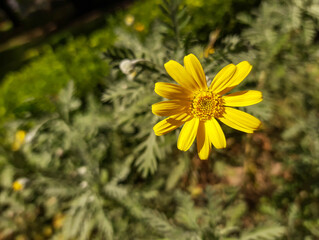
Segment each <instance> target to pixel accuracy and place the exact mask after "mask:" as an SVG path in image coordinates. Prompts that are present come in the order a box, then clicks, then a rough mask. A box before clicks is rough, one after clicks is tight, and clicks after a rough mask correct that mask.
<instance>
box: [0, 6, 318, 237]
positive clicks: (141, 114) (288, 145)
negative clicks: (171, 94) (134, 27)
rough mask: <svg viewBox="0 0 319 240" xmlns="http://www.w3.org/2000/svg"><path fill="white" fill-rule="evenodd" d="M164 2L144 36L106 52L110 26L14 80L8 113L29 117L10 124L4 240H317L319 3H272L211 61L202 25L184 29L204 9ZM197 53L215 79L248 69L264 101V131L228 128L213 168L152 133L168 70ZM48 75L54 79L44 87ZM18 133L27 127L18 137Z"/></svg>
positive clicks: (129, 37)
mask: <svg viewBox="0 0 319 240" xmlns="http://www.w3.org/2000/svg"><path fill="white" fill-rule="evenodd" d="M197 3H201V1H194V4H197ZM217 3H218V4H220V5H223V4H229V3H226V2H225V3H224V2H223V3H222V2H217V1H216V2H215V1H214V3H213V4H212V6H216V5H215V4H217ZM204 4H209V3H207V2H205V3H204ZM161 6H162V7H161V8H162V12H163V15H162V19H161V21H158V22H155V23H154V24H153V25H150V26H151V27H150V29H149V31H150V32H149V34H146V33H145V35H144V36H143V37H141V36H140V35H139V33H136V32H132V31H131V29H127V28H126V27H123V26H122V25H120V26H119V28H116V31H115V33H116V35H117V41H116V44H115V45H114V46H109V47H108V48H107V49H104V48H105V45H107V43H105V41H107V39H108V38H109V37H110V36H111V35H107V36H104V33H103V31H101V32H98V33H97V35H95V36H96V37H91V38H77V39H70V40H69V42H68V43H67V44H66V45H65V46H63V47H61V48H55V49H52V48H50V49H48V50H47V51H48V54H47V55H45V56H42V57H40V58H39V59H37V61H35V62H34V63H33V64H34V65H33V64H32V65H30V66H28V67H26V69H28V70H24V71H21V73H15V74H12V76H11V77H8V78H9V80H6V81H5V83H4V85H3V89H4V90H6V91H4V90H1V91H3V92H2V93H3V94H4V95H5V98H3V99H2V100H1V101H2V106H5V108H4V107H2V109H5V111H7V109H9V108H10V110H13V111H12V112H11V114H13V113H14V114H16V116H18V117H20V118H17V119H15V120H14V121H13V120H12V121H6V122H5V130H4V131H3V132H2V133H1V136H0V138H1V140H2V144H1V145H0V211H1V213H2V214H1V216H0V238H3V239H21V238H23V239H49V238H50V239H61V238H63V239H107V240H108V239H114V240H116V239H121V240H128V239H165V240H170V239H171V240H175V239H185V240H191V239H196V240H200V239H202V240H234V239H242V240H244V239H246V240H253V239H267V240H270V239H274V240H277V239H278V240H279V239H283V240H290V239H296V240H299V239H308V240H315V239H317V238H318V218H319V206H318V201H317V199H318V198H319V187H318V184H317V183H318V181H317V176H319V167H318V166H319V165H318V158H319V151H318V149H319V146H318V143H319V140H318V139H319V132H318V129H319V126H318V121H317V119H318V107H317V106H318V105H319V98H318V94H317V92H318V90H319V82H318V81H317V79H318V76H319V71H318V69H317V67H316V64H315V62H316V60H318V59H319V55H318V53H319V44H318V40H317V39H316V35H317V34H318V32H317V31H316V29H318V22H319V21H318V20H319V18H318V16H319V15H318V14H317V12H316V9H318V8H319V5H318V3H316V1H307V2H305V1H299V0H285V1H280V2H278V1H276V0H265V1H262V3H261V5H260V6H259V8H258V9H256V10H255V11H253V13H247V14H241V15H239V16H238V18H239V20H240V21H241V22H242V24H245V25H246V27H245V29H243V31H242V32H241V33H239V34H237V35H235V33H234V34H231V35H227V36H224V37H222V38H221V39H220V41H218V42H216V44H215V45H214V50H215V53H214V54H212V55H209V56H207V57H203V56H204V54H203V51H204V47H203V46H202V45H199V44H198V42H199V41H193V39H192V38H193V37H192V38H190V37H189V36H188V34H187V33H188V32H189V30H188V28H190V26H192V25H191V22H189V23H190V25H187V24H183V23H187V21H188V20H187V15H188V14H186V13H188V12H189V11H191V9H192V8H193V6H189V7H187V5H186V6H185V2H181V1H178V0H176V1H175V0H170V1H166V0H165V1H163V2H162V3H161ZM159 9H160V8H159ZM159 9H158V10H157V11H160V10H159ZM192 18H194V19H196V18H197V15H193V16H192ZM199 18H201V16H200V17H199ZM194 26H196V25H194ZM194 26H193V27H194ZM198 30H199V29H198V28H194V32H196V31H198ZM84 46H90V47H89V48H88V47H84ZM100 51H103V52H104V54H101V52H100ZM190 52H192V53H194V54H195V55H197V56H198V57H199V59H200V61H201V63H202V65H203V68H204V70H205V73H206V75H207V76H208V78H209V79H208V81H211V79H213V77H214V75H215V74H216V73H217V72H218V71H219V70H220V69H221V68H222V67H223V66H225V65H226V64H228V63H229V62H234V63H236V64H237V63H238V62H240V61H243V60H248V61H250V62H251V63H252V65H253V66H254V68H253V71H252V72H251V74H250V75H249V76H248V77H247V79H246V80H245V81H244V82H243V83H242V84H241V85H240V86H238V87H237V88H236V90H237V91H239V90H243V89H257V90H260V91H262V92H263V95H264V101H263V102H262V103H261V104H258V105H256V106H254V107H249V108H247V109H245V111H247V112H250V113H252V114H253V115H255V116H257V117H259V118H260V119H261V120H262V122H263V129H262V130H261V131H260V132H256V133H254V134H251V135H246V134H242V133H238V132H237V131H235V130H231V129H229V128H226V127H225V126H223V129H224V131H225V133H226V135H227V137H228V138H227V149H226V150H216V149H214V150H213V152H212V154H211V155H212V156H211V157H210V159H209V160H208V161H200V160H199V159H198V158H197V156H196V154H195V149H193V148H191V149H190V151H188V152H181V151H178V150H177V148H176V139H177V135H178V130H176V131H175V132H174V133H170V134H167V135H165V136H162V137H157V136H155V135H154V133H153V130H152V128H153V126H154V124H156V123H157V122H158V121H160V120H161V118H159V117H156V116H154V115H153V114H152V112H151V105H152V104H154V103H156V102H158V101H161V100H162V99H161V98H160V97H159V96H157V95H156V94H155V93H154V85H155V83H156V82H158V81H161V82H165V81H166V82H172V79H171V78H170V77H169V76H168V75H167V73H166V72H165V70H164V67H163V65H164V63H165V62H167V61H168V60H170V59H174V60H176V61H179V62H182V58H183V56H184V55H185V54H188V53H190ZM102 55H103V57H104V59H103V58H102ZM52 62H53V63H54V64H52ZM40 63H41V64H40ZM49 63H50V64H51V65H50V66H51V67H55V68H56V69H55V71H54V74H51V72H50V71H49V70H50V69H49V68H48V66H49ZM25 73H27V74H26V75H23V74H25ZM28 76H34V79H36V78H37V80H34V81H35V82H36V83H37V84H35V85H28V84H29V83H30V81H33V80H32V79H31V80H30V79H29V78H28ZM38 76H41V78H44V79H47V81H46V82H41V83H42V84H43V85H38V84H39V82H38ZM57 76H59V77H60V78H59V82H57V83H56V84H57V85H52V84H53V83H55V82H54V81H55V80H56V77H57ZM105 76H107V77H105ZM14 78H19V79H23V81H22V80H21V83H20V85H21V88H20V85H19V84H18V82H16V81H14V80H13V79H14ZM69 80H73V81H69ZM104 81H105V82H104ZM59 84H60V85H59ZM97 84H103V86H104V88H105V92H104V94H103V95H102V97H101V96H100V95H99V94H98V91H97V89H96V86H97ZM12 86H15V87H16V89H17V91H13V90H10V89H11V87H12ZM23 86H24V87H25V88H27V89H29V92H27V93H25V92H23V91H22V89H23ZM36 87H39V88H40V89H41V92H40V93H39V95H37V94H36V91H38V90H35V88H36ZM6 94H7V95H6ZM11 96H13V97H12V98H10V97H11ZM43 96H44V97H43ZM14 98H15V99H16V101H13V100H12V99H14ZM10 99H11V100H10ZM29 99H30V100H29ZM40 100H41V101H40ZM101 100H102V101H101ZM34 102H39V104H40V103H41V104H43V106H42V105H39V107H34V106H32V107H30V106H31V104H34ZM101 102H103V104H102V103H101ZM28 104H29V105H28ZM40 106H41V107H40ZM48 106H49V107H48ZM22 107H23V108H22ZM35 110H36V111H35ZM1 111H2V112H3V113H2V115H4V114H5V113H4V110H1ZM27 113H28V114H27ZM18 130H20V131H21V130H23V131H25V132H26V136H25V137H24V138H23V141H21V139H20V142H19V138H18V136H19V135H18V134H17V133H18ZM14 142H15V143H16V147H15V148H13V143H14ZM17 146H18V147H17Z"/></svg>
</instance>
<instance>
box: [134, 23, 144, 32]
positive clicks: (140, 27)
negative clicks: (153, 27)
mask: <svg viewBox="0 0 319 240" xmlns="http://www.w3.org/2000/svg"><path fill="white" fill-rule="evenodd" d="M134 29H135V30H136V31H138V32H143V31H144V30H145V26H144V24H143V23H136V24H135V26H134Z"/></svg>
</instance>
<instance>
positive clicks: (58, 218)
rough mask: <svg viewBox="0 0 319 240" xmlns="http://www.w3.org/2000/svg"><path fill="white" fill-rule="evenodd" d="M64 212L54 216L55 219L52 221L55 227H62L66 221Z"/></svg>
mask: <svg viewBox="0 0 319 240" xmlns="http://www.w3.org/2000/svg"><path fill="white" fill-rule="evenodd" d="M64 218H65V216H64V214H62V213H57V214H56V215H55V216H54V218H53V221H52V225H53V227H54V228H55V229H60V228H61V227H62V225H63V222H64Z"/></svg>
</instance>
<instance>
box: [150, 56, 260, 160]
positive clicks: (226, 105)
mask: <svg viewBox="0 0 319 240" xmlns="http://www.w3.org/2000/svg"><path fill="white" fill-rule="evenodd" d="M164 67H165V69H166V71H167V73H168V74H169V75H170V76H171V77H172V78H173V79H174V80H175V81H176V82H177V83H178V84H179V85H177V84H172V83H164V82H158V83H156V84H155V92H156V93H157V94H158V95H160V96H162V97H164V98H167V99H169V100H168V101H163V102H159V103H155V104H153V106H152V112H153V113H154V114H155V115H158V116H168V118H166V119H164V120H162V121H160V122H159V123H157V124H156V125H155V126H154V127H153V130H154V132H155V134H156V135H157V136H161V135H164V134H166V133H168V132H170V131H173V130H175V129H177V128H178V127H180V126H181V125H183V124H184V126H183V128H182V130H181V132H180V135H179V138H178V141H177V147H178V149H180V150H182V151H187V150H188V149H189V148H190V147H191V145H192V144H193V142H194V140H195V138H196V137H197V151H198V156H199V158H200V159H202V160H204V159H208V157H209V154H210V152H211V146H212V145H214V146H215V147H216V148H218V149H219V148H225V147H226V139H225V135H224V132H223V130H222V129H221V127H220V125H219V123H218V122H217V120H216V119H218V120H220V121H221V122H223V123H224V124H226V125H228V126H230V127H232V128H234V129H237V130H239V131H243V132H246V133H252V132H254V131H255V130H257V129H258V128H259V127H260V125H261V122H260V121H259V120H258V119H257V118H255V117H254V116H252V115H250V114H248V113H245V112H243V111H240V110H237V109H235V108H232V107H244V106H249V105H253V104H256V103H259V102H261V101H262V93H261V92H260V91H254V90H247V91H240V92H236V93H231V94H228V95H224V94H226V93H228V92H229V91H230V90H232V89H233V88H234V87H236V86H237V85H238V84H240V83H241V82H242V81H243V80H244V79H245V77H246V76H247V75H248V74H249V72H250V71H251V69H252V66H251V65H250V64H249V63H248V62H247V61H243V62H241V63H239V64H237V65H234V64H229V65H227V66H226V67H224V68H223V69H222V70H221V71H220V72H218V74H217V75H216V76H215V78H214V79H213V81H212V83H211V85H210V86H209V87H208V86H207V82H206V76H205V73H204V70H203V68H202V66H201V64H200V62H199V60H198V59H197V58H196V57H195V56H194V55H193V54H189V55H188V56H186V57H185V58H184V67H183V66H182V65H180V64H179V63H177V62H176V61H173V60H170V61H169V62H167V63H166V64H165V65H164Z"/></svg>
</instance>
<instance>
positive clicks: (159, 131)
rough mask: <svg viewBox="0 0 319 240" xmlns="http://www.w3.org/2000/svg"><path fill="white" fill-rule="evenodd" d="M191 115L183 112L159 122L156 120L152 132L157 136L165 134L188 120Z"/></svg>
mask: <svg viewBox="0 0 319 240" xmlns="http://www.w3.org/2000/svg"><path fill="white" fill-rule="evenodd" d="M190 119H191V117H190V116H189V115H187V114H185V113H182V114H177V115H174V116H172V117H169V118H166V119H164V120H162V121H160V122H158V123H157V124H156V125H155V126H154V127H153V130H154V133H155V135H157V136H162V135H165V134H166V133H169V132H171V131H173V130H175V129H176V128H178V127H179V126H181V125H182V124H183V123H184V122H186V121H189V120H190Z"/></svg>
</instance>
